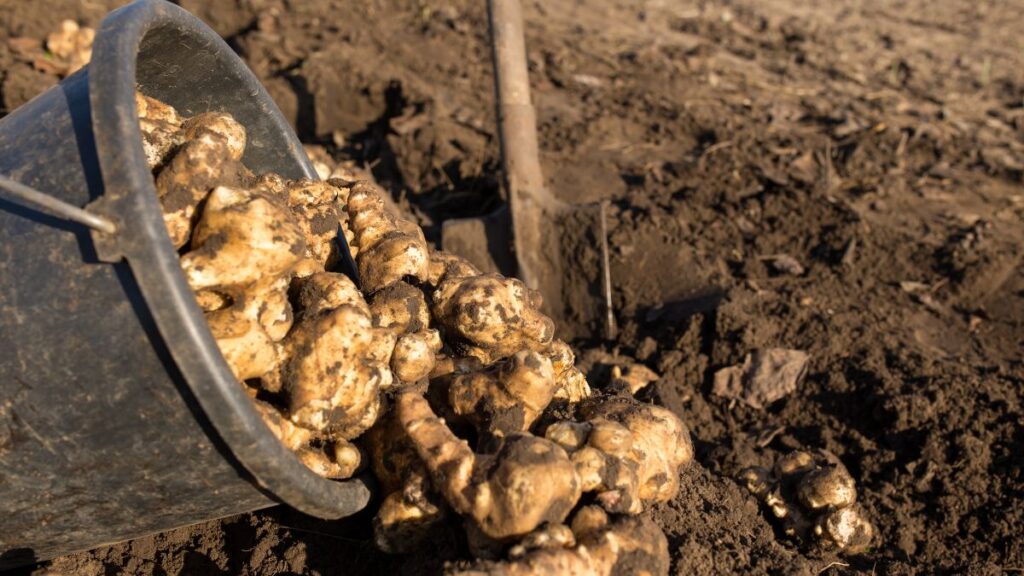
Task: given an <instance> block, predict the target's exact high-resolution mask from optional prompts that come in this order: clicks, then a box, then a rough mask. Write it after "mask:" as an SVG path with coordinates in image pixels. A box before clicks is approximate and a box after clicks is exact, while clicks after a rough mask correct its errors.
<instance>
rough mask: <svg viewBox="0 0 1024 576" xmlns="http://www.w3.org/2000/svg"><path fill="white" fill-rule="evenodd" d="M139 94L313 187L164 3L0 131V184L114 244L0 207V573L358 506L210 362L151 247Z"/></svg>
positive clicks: (261, 96) (158, 1)
mask: <svg viewBox="0 0 1024 576" xmlns="http://www.w3.org/2000/svg"><path fill="white" fill-rule="evenodd" d="M136 89H139V90H140V91H142V92H143V93H144V94H146V95H148V96H152V97H154V98H156V99H158V100H161V101H163V102H166V103H167V104H170V105H172V106H174V107H175V108H177V109H178V111H179V112H181V113H182V114H183V115H194V114H198V113H202V112H206V111H224V112H228V113H230V114H232V115H233V116H234V117H235V118H236V119H237V120H238V121H239V122H241V123H242V124H243V125H244V126H246V128H247V130H248V145H247V149H246V152H245V156H244V158H243V162H244V163H245V164H246V165H247V166H248V167H249V168H250V169H253V170H254V171H256V172H265V171H274V172H277V173H279V174H281V175H282V176H285V177H288V178H302V177H315V173H314V171H313V169H312V168H311V166H310V164H309V161H308V159H307V158H306V157H305V154H304V153H303V151H302V148H301V145H300V144H299V142H298V140H297V139H296V137H295V135H294V134H293V133H292V131H291V128H290V127H289V126H288V124H287V122H286V121H285V120H284V118H283V117H282V116H281V113H280V112H279V110H278V109H277V107H276V106H275V105H274V104H273V102H272V101H271V99H270V97H269V96H268V95H267V93H266V91H265V90H264V89H263V88H262V87H261V86H260V84H259V82H258V81H257V80H256V78H255V77H254V76H253V75H252V73H251V72H250V71H249V70H248V69H247V68H246V67H245V65H244V64H243V63H242V62H241V60H239V58H238V57H237V56H236V55H235V54H234V53H233V52H232V51H231V49H230V48H229V47H228V46H227V44H225V43H224V41H223V40H222V39H221V38H220V37H219V36H218V35H217V34H216V33H214V32H213V31H212V30H211V29H209V28H208V27H207V26H206V25H205V24H203V23H202V22H201V21H199V20H198V19H196V18H195V17H193V16H191V15H190V14H188V13H187V12H185V11H184V10H182V9H180V8H178V7H176V6H174V5H172V4H170V3H167V2H164V1H162V0H138V1H136V2H134V3H133V4H130V5H128V6H126V7H124V8H121V9H119V10H116V11H114V12H112V13H111V14H110V15H109V16H107V18H106V19H105V20H104V21H103V24H102V26H101V27H100V29H99V31H98V33H97V36H96V42H95V45H94V47H93V59H92V63H91V64H90V65H89V66H88V68H87V69H85V70H83V71H81V72H79V73H77V74H75V75H74V76H71V77H69V78H68V79H66V80H65V81H64V82H62V83H61V84H60V85H58V86H56V87H54V88H51V89H50V90H49V91H47V92H46V93H44V94H42V95H41V96H39V97H37V98H36V99H34V100H32V101H31V102H29V103H27V104H25V105H24V106H22V107H21V108H19V109H17V110H15V111H14V112H13V113H11V114H10V115H8V116H7V117H5V118H3V119H2V120H0V174H4V175H7V176H9V177H10V178H12V179H13V180H16V181H18V182H20V183H21V184H24V185H27V186H29V187H31V188H34V189H36V190H40V191H44V192H46V193H47V194H50V195H52V198H53V199H55V200H59V201H62V202H64V203H67V204H71V205H73V206H77V207H85V208H86V209H87V210H88V211H89V213H91V214H94V215H96V216H97V217H98V218H99V219H100V220H101V221H104V222H109V223H111V224H112V227H113V228H114V231H113V232H112V233H111V232H110V231H109V230H108V231H106V232H103V231H92V232H91V233H90V231H89V230H88V229H87V228H85V227H83V226H81V225H79V224H75V223H69V222H66V221H64V220H61V219H57V218H53V217H51V216H47V215H45V214H43V213H41V212H38V211H34V210H31V209H27V208H25V207H23V206H22V205H20V204H17V203H14V202H11V201H8V200H4V199H3V198H2V197H0V254H2V260H0V518H2V520H0V569H4V568H8V567H13V566H17V565H21V564H27V563H31V562H35V561H39V560H45V559H48V558H52V557H54V556H56V555H60V554H64V553H68V552H72V551H77V550H85V549H89V548H93V547H96V546H100V545H104V544H109V543H114V542H118V541H122V540H126V539H129V538H133V537H137V536H141V535H145V534H148V533H152V532H157V531H162V530H166V529H170V528H174V527H178V526H184V525H187V524H191V523H195V522H200V521H204V520H209V519H213V518H218V517H222V516H227V515H230V514H235V513H240V512H244V511H250V510H255V509H258V508H263V507H266V506H271V505H273V504H276V503H278V502H283V503H286V504H289V505H291V506H293V507H295V508H297V509H299V510H301V511H303V512H306V513H308V514H312V515H315V516H319V517H323V518H338V517H341V516H345V515H349V514H352V513H354V512H356V511H358V510H359V509H361V508H362V507H363V506H365V504H366V501H367V499H368V497H369V492H368V490H367V488H366V486H365V485H364V484H363V483H362V481H360V480H350V481H347V482H334V481H330V480H325V479H322V478H320V477H319V476H317V475H315V474H313V473H312V472H310V471H309V470H308V469H307V468H306V467H305V466H304V465H303V464H302V463H301V462H299V460H298V459H297V458H296V457H295V456H294V455H293V454H292V453H291V452H289V451H288V450H287V449H285V448H284V446H282V445H281V444H280V443H279V442H278V441H277V439H276V438H275V437H274V436H273V435H272V434H271V432H270V430H269V429H268V428H267V427H266V425H265V424H264V423H263V421H262V420H261V419H260V416H259V415H258V414H257V413H256V411H255V409H254V407H253V405H252V402H251V401H250V399H249V397H248V396H247V395H246V393H245V392H244V391H243V390H242V388H241V387H240V386H239V385H238V383H237V381H236V380H235V378H234V376H233V375H232V373H231V370H230V369H229V368H228V366H227V364H226V363H225V361H224V359H223V358H222V357H221V355H220V353H219V351H218V348H217V344H216V342H215V340H214V339H213V336H212V335H211V333H210V331H209V329H208V328H207V325H206V320H205V318H204V317H203V314H202V312H201V311H200V309H199V307H198V305H197V304H196V302H195V299H194V297H193V294H192V291H191V289H190V288H189V286H188V284H187V283H186V281H185V278H184V276H183V274H182V272H181V269H180V266H179V263H178V255H177V253H176V252H175V250H174V248H173V247H172V246H171V243H170V240H169V238H168V237H167V233H166V231H165V229H164V223H163V218H162V215H161V210H160V205H159V202H158V200H157V197H156V191H155V189H154V185H153V181H152V176H151V175H150V172H149V169H148V168H147V165H146V160H145V155H144V153H143V148H142V141H141V137H140V130H139V122H138V118H137V117H136V114H135V100H134V94H135V90H136Z"/></svg>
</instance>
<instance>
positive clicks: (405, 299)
mask: <svg viewBox="0 0 1024 576" xmlns="http://www.w3.org/2000/svg"><path fill="white" fill-rule="evenodd" d="M370 309H371V310H372V311H373V319H374V324H375V325H376V326H380V327H381V328H384V329H386V330H390V331H391V332H392V334H394V336H395V338H397V342H396V343H395V349H394V353H393V354H392V356H391V370H392V372H394V374H395V376H396V377H397V378H398V380H399V381H401V382H404V383H412V382H416V381H419V380H422V379H423V378H426V377H427V376H429V375H430V373H431V372H432V371H433V369H434V366H435V365H436V362H437V355H438V353H440V351H441V346H442V342H441V334H440V333H438V331H437V330H433V329H431V328H430V327H429V325H430V309H429V308H428V306H427V300H426V297H425V296H424V294H423V292H422V291H421V290H420V289H419V288H416V287H414V286H412V285H410V284H407V283H406V282H401V281H399V282H395V283H394V284H391V285H389V286H387V287H385V288H383V289H382V290H380V291H378V292H377V293H376V294H374V295H373V297H372V299H371V300H370Z"/></svg>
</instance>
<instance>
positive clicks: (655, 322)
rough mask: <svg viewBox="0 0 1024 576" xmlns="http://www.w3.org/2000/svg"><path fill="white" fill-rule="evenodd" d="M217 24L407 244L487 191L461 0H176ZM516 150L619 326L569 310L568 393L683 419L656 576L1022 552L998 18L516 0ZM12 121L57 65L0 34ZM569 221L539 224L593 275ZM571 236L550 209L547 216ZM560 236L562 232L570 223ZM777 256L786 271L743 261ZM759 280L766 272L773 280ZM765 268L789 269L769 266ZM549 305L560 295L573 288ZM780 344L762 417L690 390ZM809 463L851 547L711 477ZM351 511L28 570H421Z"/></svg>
mask: <svg viewBox="0 0 1024 576" xmlns="http://www.w3.org/2000/svg"><path fill="white" fill-rule="evenodd" d="M116 4H119V2H116V1H100V0H94V1H92V2H77V1H75V0H46V1H42V0H39V1H35V2H24V1H22V0H0V23H2V24H0V36H2V37H3V39H5V40H6V39H7V38H10V37H12V36H31V37H36V38H42V37H44V36H45V35H46V34H47V33H48V32H50V31H51V30H52V29H54V28H55V27H56V24H57V22H58V20H59V19H60V18H64V17H72V18H78V19H80V20H81V21H82V22H83V23H86V24H91V25H96V24H97V22H98V20H99V18H101V17H102V14H103V13H104V12H105V11H106V10H107V9H108V8H110V7H111V6H113V5H116ZM181 4H183V5H185V6H186V7H188V8H189V9H191V10H193V11H195V12H196V13H197V14H198V15H200V16H202V17H203V18H205V19H206V20H207V21H209V22H210V23H211V25H213V26H214V27H215V28H216V29H217V30H218V32H220V33H221V34H223V35H224V36H225V37H226V38H228V39H229V42H230V43H231V45H232V46H233V47H235V48H236V49H237V50H238V51H239V52H240V53H241V54H242V55H243V56H244V57H245V59H246V60H247V62H248V63H249V65H250V66H251V67H252V68H253V69H254V70H255V71H256V73H257V74H258V75H259V76H260V77H261V78H262V79H263V81H264V82H265V84H266V85H267V87H268V88H269V89H270V91H271V92H272V94H273V95H274V96H275V98H276V99H277V100H278V102H279V103H280V105H281V108H282V109H283V110H284V111H285V113H286V114H287V115H288V116H289V117H290V119H291V120H292V121H293V122H294V123H295V125H296V127H297V129H298V131H299V134H300V136H301V137H302V138H303V140H305V141H307V142H311V143H318V144H321V145H325V146H326V147H327V149H328V150H329V151H330V152H332V153H333V154H334V155H335V157H337V158H345V159H354V160H357V161H359V162H360V163H362V164H364V165H366V166H369V167H371V168H372V170H373V173H374V175H375V176H376V178H377V179H378V181H379V182H381V183H382V184H384V185H385V186H386V187H387V188H388V189H389V190H390V191H391V192H392V193H393V195H394V197H395V199H396V200H397V201H398V203H399V204H400V205H401V206H402V207H404V208H406V209H408V210H410V211H411V212H412V213H414V214H415V215H416V216H417V217H418V218H419V220H420V222H421V223H422V224H423V225H424V226H425V228H426V230H427V232H428V235H429V236H430V237H431V239H432V240H434V241H437V240H439V238H440V236H439V224H440V222H441V221H443V220H444V219H445V218H452V217H461V216H473V215H481V214H486V213H488V212H490V211H491V210H493V209H494V208H496V207H498V206H500V205H501V203H502V199H501V194H500V191H499V187H498V174H497V168H498V165H499V162H498V156H497V155H498V147H497V143H496V140H495V131H494V113H493V109H492V108H493V98H492V84H491V82H492V79H491V75H490V61H489V50H488V45H487V27H486V15H485V12H484V3H483V2H479V1H470V0H461V1H456V2H451V3H442V2H435V1H433V0H375V1H373V2H355V1H347V0H304V1H302V2H298V1H290V0H238V1H237V2H236V1H229V0H218V1H216V2H204V1H200V0H181ZM525 9H526V15H527V20H528V27H529V30H528V47H529V50H530V58H531V59H530V67H531V74H532V80H533V82H534V90H535V93H534V95H535V101H536V104H537V107H538V113H539V117H540V133H541V148H542V153H543V158H542V160H543V165H544V169H545V171H546V175H547V177H548V179H549V184H550V186H551V188H552V190H553V191H554V192H555V193H556V194H557V195H558V196H559V197H560V198H561V199H563V200H565V201H568V202H573V203H576V204H580V205H583V204H588V203H593V202H596V201H599V200H608V201H609V202H610V206H609V208H610V209H609V227H610V230H609V242H610V246H611V251H612V261H611V272H612V279H613V284H614V301H615V311H616V316H617V318H618V321H619V323H620V327H621V330H620V333H619V336H618V339H617V341H615V342H612V343H604V342H601V341H600V340H599V339H597V338H595V337H593V336H588V335H587V334H592V333H593V332H592V329H593V328H594V327H595V326H594V324H593V321H592V320H591V319H592V318H596V317H597V315H596V314H593V313H591V312H592V311H587V310H580V309H579V307H580V305H578V304H577V305H576V309H574V310H570V312H571V314H570V315H569V320H571V322H570V324H568V325H567V329H569V330H571V331H572V333H573V334H575V335H577V336H578V338H577V340H575V341H574V344H575V345H576V346H577V349H578V350H579V351H580V357H581V360H582V361H583V362H584V364H585V366H587V367H589V368H592V370H591V374H592V375H593V382H594V383H595V384H598V385H599V384H600V383H601V381H602V379H603V378H606V375H605V376H602V375H603V374H606V372H607V364H608V363H609V362H610V361H613V360H612V359H613V358H615V357H617V356H618V357H625V358H630V359H636V360H638V361H642V362H644V363H646V364H647V365H648V366H650V367H651V368H653V369H655V370H657V371H658V372H659V373H660V374H661V375H662V378H661V379H660V380H659V381H658V382H656V383H655V384H654V385H653V389H652V390H650V391H647V392H646V395H647V397H649V398H651V399H653V400H654V401H657V402H660V403H662V404H664V405H665V406H667V407H669V408H670V409H672V410H674V411H676V412H677V413H678V414H679V415H680V416H681V417H682V418H683V419H684V420H685V421H686V422H687V423H688V424H689V425H690V426H691V428H692V431H693V435H694V438H695V441H696V445H697V457H698V460H699V465H696V466H693V467H692V468H690V469H689V470H688V471H686V472H685V473H684V475H683V476H684V477H683V482H682V489H681V491H680V494H679V496H678V497H677V498H676V499H675V501H673V502H671V503H669V504H667V505H664V506H660V507H658V508H657V509H655V510H654V511H653V514H654V517H655V518H656V519H657V520H658V522H659V523H660V524H661V525H662V527H663V528H664V530H665V532H666V534H667V536H668V538H669V545H670V550H671V551H672V555H673V566H674V568H673V569H674V571H675V572H677V573H680V574H690V573H701V574H719V573H744V574H747V573H755V574H767V573H773V574H774V573H787V574H788V573H794V574H817V573H820V572H822V571H823V570H826V569H827V570H828V571H829V572H831V573H846V572H864V573H868V572H870V573H878V574H910V573H925V574H934V573H970V574H993V575H995V574H1008V573H1016V572H1021V571H1022V570H1024V536H1022V533H1024V448H1022V446H1024V407H1022V397H1024V353H1022V350H1024V266H1022V260H1024V223H1022V219H1024V187H1022V180H1024V40H1022V38H1021V36H1020V31H1021V30H1022V29H1024V10H1022V9H1021V6H1020V5H1019V3H1018V2H1012V1H996V2H986V3H978V2H974V1H972V0H938V1H926V0H902V1H900V2H891V1H889V0H836V1H833V2H814V3H807V2H799V1H796V0H722V1H700V2H690V1H684V2H664V1H641V0H581V1H577V2H567V1H566V2H527V3H526V6H525ZM0 79H2V83H0V96H2V106H3V108H4V109H5V110H11V109H13V108H14V107H16V106H18V105H19V104H21V103H23V102H24V101H25V100H26V99H27V98H29V97H31V95H33V94H35V93H37V92H39V91H41V90H43V89H45V88H46V87H47V86H49V85H52V84H53V83H54V82H56V78H53V77H50V76H47V75H46V74H45V73H41V72H37V71H35V70H34V69H32V68H31V66H29V65H27V64H21V63H18V62H16V60H15V58H14V57H13V56H12V53H11V51H10V50H9V49H8V48H7V47H6V42H5V43H4V44H3V45H0ZM591 220H592V218H590V217H589V216H587V215H586V214H585V213H583V212H581V213H580V214H579V215H578V216H577V217H575V218H574V219H571V220H570V224H571V223H575V224H576V225H578V226H579V227H577V228H575V229H571V230H567V231H566V232H565V237H566V238H565V240H564V242H563V244H566V245H569V246H571V247H573V248H579V249H578V250H575V249H574V251H573V254H572V257H571V258H568V257H567V261H568V262H570V266H569V272H570V274H571V275H572V277H571V280H572V281H573V282H572V283H570V284H571V285H573V286H577V287H583V288H580V289H581V290H584V291H591V292H592V291H593V289H592V288H590V287H592V286H597V284H596V282H597V277H598V272H599V269H600V267H599V265H598V262H599V260H598V258H597V256H596V254H595V253H594V252H593V249H592V248H590V247H591V246H594V245H595V243H594V242H593V233H592V231H589V228H587V227H588V226H590V225H589V224H588V222H590V221H591ZM570 224H567V226H569V225H570ZM580 227H582V228H580ZM780 254H785V255H788V256H790V257H791V258H793V259H795V260H796V261H797V262H798V263H799V264H800V266H801V267H802V268H803V271H802V273H799V274H797V275H794V274H792V273H791V272H792V268H791V267H779V266H775V265H773V263H772V261H771V259H768V258H766V257H768V256H776V255H780ZM783 268H785V269H783ZM787 270H788V271H787ZM580 296H581V295H580V294H576V293H573V294H567V298H566V302H586V298H581V297H580ZM769 347H781V348H793V349H800V350H804V351H806V352H808V353H809V354H810V358H811V361H810V366H809V370H808V375H807V378H806V379H805V380H804V381H803V383H802V384H801V385H800V387H799V388H798V389H797V390H796V392H795V393H793V394H792V395H790V396H788V397H787V398H785V399H783V400H780V401H778V402H776V403H774V404H773V405H771V406H769V407H768V408H766V409H764V410H757V409H753V408H750V407H747V406H745V405H743V404H742V403H737V402H732V401H730V400H728V399H723V398H719V397H715V396H713V395H711V393H710V390H711V380H712V376H713V374H714V372H715V371H716V370H717V369H719V368H722V367H725V366H731V365H734V364H739V363H740V362H742V360H743V357H744V356H745V355H746V354H747V353H748V352H750V351H752V350H754V349H757V348H769ZM800 447H803V448H808V449H824V450H828V451H830V452H832V453H834V454H835V455H837V456H838V457H839V458H840V459H841V460H842V461H843V463H844V464H845V465H846V466H847V467H848V468H849V470H850V472H851V473H852V474H853V476H854V477H855V478H856V479H857V483H858V487H859V490H860V497H859V500H860V502H861V503H862V504H863V506H864V508H865V509H866V511H867V513H868V515H869V516H870V518H872V519H873V521H874V522H875V523H876V525H877V527H878V529H879V532H880V537H879V538H878V539H877V541H876V544H875V546H873V547H872V548H871V549H870V550H868V551H867V552H866V553H864V554H862V555H857V556H852V557H851V556H837V555H835V554H834V553H832V552H828V551H821V550H816V549H813V548H807V547H802V546H801V545H799V544H798V543H794V542H792V541H790V540H788V539H787V538H786V537H785V536H784V535H782V533H781V532H780V531H777V530H776V529H775V528H773V526H772V524H771V523H770V522H769V521H768V520H767V517H766V516H765V513H764V511H763V510H761V509H760V508H759V507H758V505H757V503H756V501H755V500H754V499H753V498H751V497H750V496H748V495H747V494H746V493H745V491H744V490H743V489H742V488H741V487H740V486H739V485H738V484H737V483H736V482H734V481H733V480H732V478H733V477H734V475H735V474H736V472H737V471H738V470H739V469H741V468H742V467H744V466H748V465H751V464H758V463H760V464H767V463H770V462H771V461H772V459H773V458H774V457H775V456H777V455H778V454H780V453H784V452H786V451H788V450H791V449H794V448H800ZM368 525H369V522H368V517H366V516H365V515H364V516H361V517H356V518H352V519H348V520H346V521H342V522H334V523H329V522H320V521H316V520H313V519H310V518H305V517H302V516H301V515H298V514H296V513H294V512H291V511H289V510H285V509H275V510H272V511H269V512H263V513H256V514H252V515H245V516H240V517H235V518H230V519H226V520H221V521H215V522H211V523H207V524H203V525H199V526H194V527H190V528H182V529H179V530H175V531H171V532H168V533H164V534H160V535H157V536H152V537H147V538H141V539H139V540H136V541H133V542H130V543H125V544H119V545H116V546H113V547H110V548H106V549H100V550H95V551H92V552H88V553H82V554H75V555H72V556H67V557H64V558H59V559H57V560H55V561H54V562H52V564H49V565H47V566H43V567H40V568H39V570H40V573H47V574H113V573H130V574H276V573H282V572H285V573H298V574H334V573H339V574H340V573H351V574H361V573H412V574H422V573H437V572H439V571H440V570H441V569H442V567H443V565H444V563H445V561H447V560H453V559H457V558H458V557H459V555H460V554H461V553H462V550H463V548H462V544H461V543H460V542H459V541H458V540H457V538H456V537H455V536H454V535H446V534H439V535H438V539H437V542H436V545H435V546H433V547H432V548H431V549H430V550H429V551H425V552H424V553H422V554H418V555H415V556H408V557H388V556H384V555H382V554H380V553H378V552H376V551H375V550H374V548H373V545H372V544H371V543H370V541H369V534H368Z"/></svg>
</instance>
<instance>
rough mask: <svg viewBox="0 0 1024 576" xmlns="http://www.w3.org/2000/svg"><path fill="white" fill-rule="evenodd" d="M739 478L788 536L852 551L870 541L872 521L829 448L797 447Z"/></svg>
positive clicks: (872, 529)
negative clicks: (767, 466) (769, 465)
mask: <svg viewBox="0 0 1024 576" xmlns="http://www.w3.org/2000/svg"><path fill="white" fill-rule="evenodd" d="M739 478H740V481H741V482H743V483H744V484H745V485H746V487H747V489H748V490H749V491H750V492H751V493H752V494H754V495H755V496H757V497H758V498H759V499H760V500H761V501H762V502H763V503H764V505H765V506H766V507H767V508H768V510H769V511H770V513H771V515H772V516H773V517H774V518H775V519H776V520H778V521H779V522H780V523H781V525H782V529H783V531H784V532H785V533H786V534H788V535H789V536H791V537H794V538H797V539H801V540H804V541H806V542H821V543H823V544H826V545H832V546H835V547H837V548H839V549H840V550H843V551H847V552H851V553H857V552H860V551H862V550H864V549H865V548H866V547H867V546H868V545H870V544H871V540H872V538H873V537H874V527H873V526H872V524H871V522H870V521H868V519H867V518H866V517H865V516H864V512H863V510H862V509H861V508H860V507H859V506H858V505H857V503H856V501H857V488H856V486H855V483H854V480H853V477H852V476H851V475H850V473H849V472H848V471H847V470H846V467H845V466H843V464H842V463H841V462H839V461H838V459H836V458H835V457H834V456H832V455H831V454H827V453H824V452H819V453H816V454H811V453H810V452H805V451H802V450H796V451H794V452H790V453H788V454H786V455H784V456H782V457H780V458H779V459H778V460H776V462H775V465H774V466H773V467H772V469H771V470H768V469H765V468H761V467H751V468H746V469H744V470H743V471H741V472H740V476H739Z"/></svg>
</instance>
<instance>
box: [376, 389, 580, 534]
mask: <svg viewBox="0 0 1024 576" xmlns="http://www.w3.org/2000/svg"><path fill="white" fill-rule="evenodd" d="M396 409H397V411H398V412H397V413H398V419H399V421H400V422H401V424H402V427H403V429H404V430H405V431H406V433H407V434H408V435H409V437H410V438H411V440H412V443H413V445H414V446H415V448H416V452H417V453H418V454H419V455H420V458H421V459H422V460H423V462H424V464H425V465H426V467H427V469H428V470H429V471H430V475H431V478H432V479H433V481H434V483H435V487H436V488H437V489H438V491H439V492H441V494H443V495H444V497H445V499H446V500H447V501H448V503H449V504H450V505H451V506H452V508H454V509H455V511H456V512H458V513H460V514H462V515H463V516H466V517H468V518H469V519H471V520H472V521H473V522H474V524H475V526H476V527H477V528H479V530H480V531H481V532H482V533H483V534H484V535H486V536H487V537H489V538H492V539H495V540H504V539H508V538H515V537H519V536H524V535H526V534H528V533H530V532H532V531H533V530H535V529H536V528H537V527H538V526H540V525H541V524H543V523H545V522H551V523H558V522H561V521H562V520H564V519H565V517H566V516H567V515H568V514H569V511H570V510H572V508H573V506H575V504H576V502H577V501H578V500H579V497H580V482H579V478H578V477H577V475H576V470H575V468H574V467H573V465H572V462H571V461H570V460H569V457H568V455H567V454H566V453H565V451H564V450H563V449H562V448H560V447H559V446H558V445H557V444H555V443H553V442H550V441H548V440H544V439H542V438H536V437H534V436H529V435H525V434H514V435H511V436H508V437H507V438H505V440H504V443H503V444H502V446H501V449H500V450H499V451H498V452H497V453H496V454H494V455H479V454H474V453H473V451H472V450H470V448H469V446H468V445H467V444H466V442H465V441H464V440H461V439H460V438H458V437H457V436H455V434H453V433H452V432H451V430H449V429H448V427H447V426H446V425H445V423H444V421H443V420H441V419H439V418H438V417H437V416H436V415H435V414H434V412H433V411H432V410H431V409H430V405H429V404H428V403H427V401H426V400H425V399H424V398H422V397H421V396H419V395H418V394H417V393H415V392H413V391H405V392H402V393H399V395H398V401H397V406H396Z"/></svg>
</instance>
